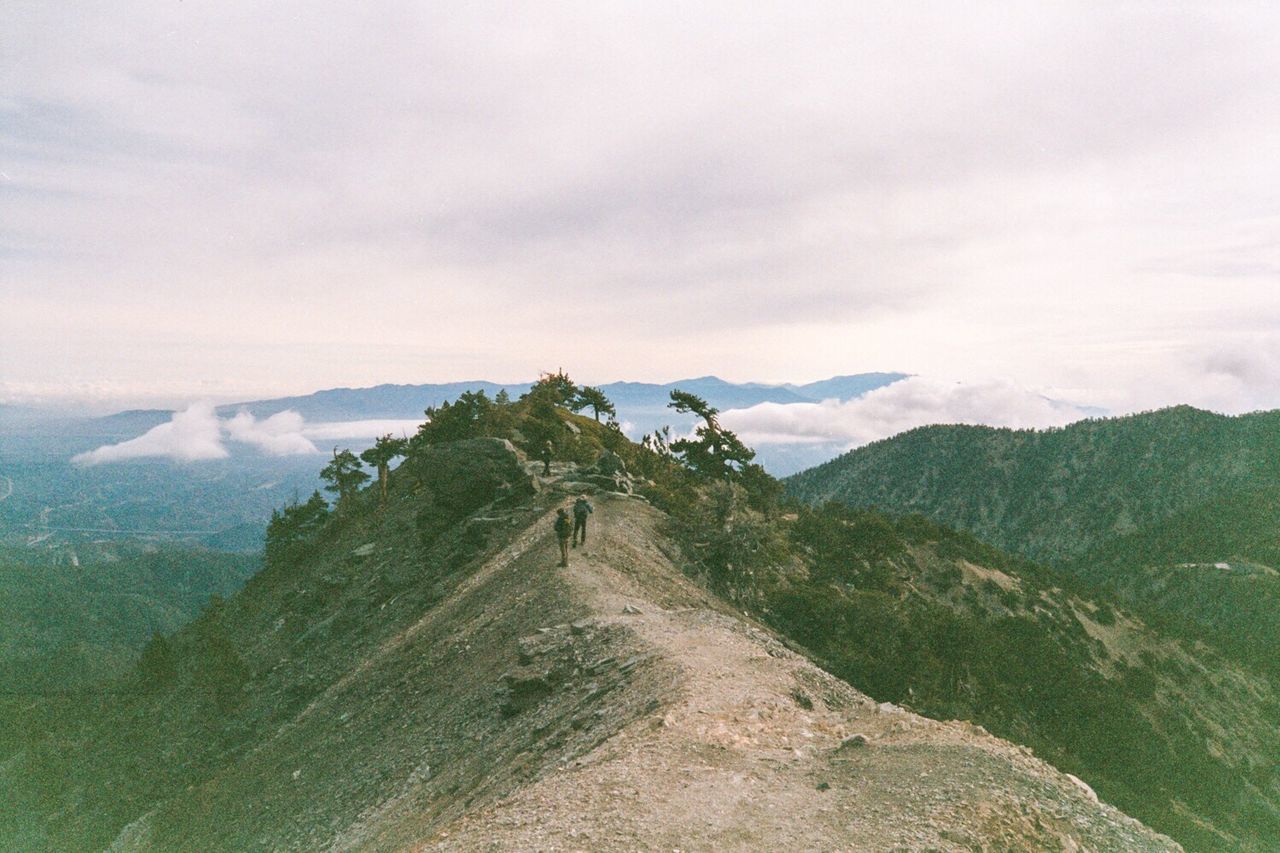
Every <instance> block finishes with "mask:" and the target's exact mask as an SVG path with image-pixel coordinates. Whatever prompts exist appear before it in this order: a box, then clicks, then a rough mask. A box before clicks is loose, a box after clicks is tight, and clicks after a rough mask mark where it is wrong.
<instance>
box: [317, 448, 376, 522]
mask: <svg viewBox="0 0 1280 853" xmlns="http://www.w3.org/2000/svg"><path fill="white" fill-rule="evenodd" d="M320 479H322V480H324V481H325V482H326V483H328V485H327V486H325V487H324V488H325V491H327V492H333V493H335V494H336V495H337V496H338V508H339V509H341V508H343V507H344V506H346V505H347V504H348V503H349V502H350V501H351V499H352V498H353V497H355V494H356V492H358V491H359V490H360V487H361V486H363V485H364V484H365V482H367V481H368V479H369V475H368V474H367V473H366V472H365V471H364V470H363V469H362V468H361V467H360V460H359V459H357V458H356V455H355V454H354V453H352V452H351V451H350V450H343V451H342V452H341V453H339V452H338V448H336V447H335V448H334V449H333V459H332V460H330V462H329V464H328V465H326V466H324V468H323V469H321V471H320Z"/></svg>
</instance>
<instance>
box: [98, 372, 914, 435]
mask: <svg viewBox="0 0 1280 853" xmlns="http://www.w3.org/2000/svg"><path fill="white" fill-rule="evenodd" d="M906 377H907V374H905V373H862V374H856V375H852V376H837V377H833V378H831V379H824V380H821V381H819V382H811V383H809V384H807V385H767V384H763V383H759V382H742V383H737V382H727V381H725V380H723V379H720V378H719V377H716V376H700V377H696V378H693V379H680V380H677V381H675V382H664V383H652V382H610V383H608V384H606V385H601V386H600V388H601V390H603V391H604V393H605V395H606V396H607V397H608V398H609V399H610V400H611V401H613V404H614V405H615V406H617V408H618V417H619V419H620V420H626V421H631V422H633V423H642V424H643V425H644V426H643V428H641V431H642V432H647V431H650V430H652V429H654V428H656V427H657V426H661V425H662V424H665V423H672V422H673V420H679V419H680V416H679V415H676V414H675V413H674V412H672V411H671V410H670V409H668V408H667V404H668V403H670V402H671V392H672V390H674V389H676V388H679V389H681V390H684V391H689V392H691V393H693V394H697V395H698V396H700V397H702V398H703V399H705V400H706V401H707V402H709V403H710V404H711V405H713V406H715V407H716V408H718V409H721V410H725V409H742V408H747V407H749V406H755V405H759V404H760V403H812V402H816V401H821V400H824V399H830V398H836V399H840V400H849V399H853V398H854V397H858V396H861V395H862V394H865V393H866V392H867V391H870V390H872V389H875V388H879V387H882V386H884V385H888V384H890V383H892V382H897V381H898V380H900V379H905V378H906ZM529 388H530V383H528V382H516V383H507V384H501V383H496V382H489V381H485V380H475V381H470V382H448V383H444V384H438V385H377V386H375V387H372V388H330V389H327V390H324V391H317V392H315V393H313V394H306V395H303V396H297V397H279V398H275V399H271V400H255V401H251V402H246V403H235V404H231V405H226V406H220V407H219V408H218V412H219V414H222V415H224V416H229V415H234V414H235V413H236V412H238V411H241V410H245V411H248V412H250V413H251V414H253V415H254V416H256V417H267V416H270V415H273V414H275V413H277V412H282V411H284V410H286V409H292V410H293V411H296V412H298V413H299V414H301V415H302V416H303V417H305V418H306V419H307V420H309V421H342V420H361V419H366V418H416V417H421V416H422V413H423V411H424V410H425V409H426V408H427V407H428V406H439V405H440V404H441V403H443V402H445V401H446V400H455V399H457V398H458V396H459V395H460V394H462V393H463V392H466V391H484V392H485V393H486V394H488V395H489V396H490V397H493V396H496V395H497V393H498V392H499V391H503V390H505V391H506V392H507V393H508V394H509V395H511V396H512V397H519V396H520V395H521V394H523V393H525V392H526V391H528V390H529ZM113 417H116V416H113ZM659 419H661V423H658V422H657V421H658V420H659Z"/></svg>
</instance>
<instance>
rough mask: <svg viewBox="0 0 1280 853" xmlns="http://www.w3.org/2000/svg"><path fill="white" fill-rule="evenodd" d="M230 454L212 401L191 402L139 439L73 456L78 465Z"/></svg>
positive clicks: (188, 460) (193, 459)
mask: <svg viewBox="0 0 1280 853" xmlns="http://www.w3.org/2000/svg"><path fill="white" fill-rule="evenodd" d="M228 455H229V454H228V453H227V449H226V448H225V447H223V446H222V428H221V425H220V423H219V421H218V416H217V415H215V414H214V412H213V404H212V403H208V402H200V403H192V404H191V405H190V406H188V407H187V408H186V409H185V410H184V411H181V412H176V413H174V416H173V420H171V421H169V423H167V424H160V425H159V426H156V427H152V428H151V429H149V430H147V431H146V432H145V433H143V434H142V435H140V436H138V437H137V438H132V439H129V440H128V441H122V442H120V443H119V444H108V445H105V446H103V447H99V448H98V449H96V450H91V451H89V452H87V453H80V454H77V455H76V456H73V457H72V459H71V461H72V463H73V464H76V465H99V464H102V463H104V462H122V461H124V460H126V459H141V458H143V457H147V456H160V457H167V458H170V459H177V460H179V461H181V462H195V461H197V460H201V459H223V458H225V457H226V456H228Z"/></svg>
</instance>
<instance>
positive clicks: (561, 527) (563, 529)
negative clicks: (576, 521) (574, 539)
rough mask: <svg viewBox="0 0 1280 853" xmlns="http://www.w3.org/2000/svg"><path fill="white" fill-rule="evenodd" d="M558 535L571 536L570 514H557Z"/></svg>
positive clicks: (565, 537) (562, 537)
mask: <svg viewBox="0 0 1280 853" xmlns="http://www.w3.org/2000/svg"><path fill="white" fill-rule="evenodd" d="M556 535H558V536H559V537H560V538H561V539H567V538H569V516H567V515H557V516H556Z"/></svg>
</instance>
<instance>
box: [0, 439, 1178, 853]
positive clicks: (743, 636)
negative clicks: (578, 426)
mask: <svg viewBox="0 0 1280 853" xmlns="http://www.w3.org/2000/svg"><path fill="white" fill-rule="evenodd" d="M586 426H587V423H586V420H585V419H584V420H583V428H585V427H586ZM540 468H541V466H540V465H539V464H537V463H533V464H530V463H528V462H527V461H526V460H524V459H523V458H522V457H521V456H519V454H517V453H516V452H515V451H514V450H512V449H511V448H510V445H508V444H506V443H505V442H502V441H500V440H496V439H472V440H470V441H467V442H462V443H460V444H456V445H448V444H446V445H440V446H439V447H438V448H435V449H432V450H430V451H428V452H426V453H425V454H424V455H422V456H420V457H415V458H413V459H410V460H408V461H406V463H405V464H404V465H402V466H400V467H399V468H397V469H396V471H395V472H393V473H394V475H395V476H394V477H393V478H392V482H391V489H390V498H389V503H388V504H387V506H386V507H385V508H384V509H381V510H376V511H375V510H374V507H373V506H372V505H370V507H369V508H368V510H367V511H365V512H355V511H354V510H350V509H349V510H348V511H347V512H346V513H345V514H339V515H338V516H336V517H335V518H336V520H335V522H334V524H333V525H332V526H331V527H328V528H326V529H324V530H322V531H320V533H319V536H320V538H319V539H318V540H317V541H315V542H314V543H313V544H311V545H308V546H306V550H304V551H300V552H298V559H296V560H294V561H291V562H283V563H272V564H269V565H268V567H267V569H265V570H264V571H263V572H262V573H260V574H259V575H257V576H255V577H254V578H253V579H252V580H251V581H250V582H249V584H248V585H247V586H246V587H245V589H244V590H243V591H242V592H241V593H239V594H238V595H237V596H235V597H233V598H231V599H228V600H227V601H225V602H221V603H219V604H218V605H217V606H216V607H214V608H211V609H210V610H209V611H207V612H206V613H205V614H204V615H203V616H202V617H201V618H200V619H199V620H197V622H196V623H194V624H193V625H192V626H190V627H189V628H188V629H186V630H184V631H183V632H180V633H179V634H178V635H176V636H175V637H174V638H172V640H171V641H169V642H168V643H167V646H168V647H169V648H170V650H171V651H170V652H168V653H167V656H166V655H162V654H160V653H159V652H155V653H153V654H152V655H151V658H150V659H151V660H153V661H156V662H157V663H153V664H151V666H152V667H153V668H152V670H150V671H151V672H152V673H153V675H152V676H151V677H152V678H156V679H160V678H168V679H170V681H169V682H168V686H164V683H162V682H158V683H157V685H156V686H154V687H152V688H150V690H149V691H147V692H143V693H140V694H136V695H134V696H132V697H128V698H126V699H125V700H124V704H123V705H122V706H121V707H117V708H114V709H107V716H106V717H105V718H104V721H103V722H102V723H100V724H99V725H100V726H102V727H104V728H103V729H101V730H99V729H95V727H94V726H90V727H89V728H87V729H79V728H73V729H72V730H71V732H70V734H69V735H67V736H66V737H70V740H69V741H68V740H62V739H61V738H62V737H64V736H58V737H59V745H60V747H61V748H60V749H59V750H57V751H56V752H47V751H44V752H40V753H39V754H40V755H43V756H45V758H43V759H41V760H46V761H51V762H54V764H53V765H52V767H46V766H44V765H40V764H38V763H36V764H34V765H33V764H32V762H33V761H35V758H34V757H33V756H31V755H28V756H27V757H25V758H20V759H19V760H17V761H16V762H15V761H6V762H4V763H3V764H2V765H0V780H3V782H4V783H5V784H6V785H8V786H10V790H13V791H20V790H22V786H21V785H20V784H19V780H24V779H25V780H31V779H40V780H45V782H44V784H54V783H52V779H58V780H63V782H62V783H61V784H66V780H79V784H80V785H81V786H84V785H87V784H88V783H89V781H90V780H95V781H96V782H97V784H98V785H101V784H102V783H103V782H106V781H108V780H114V783H113V784H109V785H104V786H102V787H97V786H90V787H88V788H83V787H81V788H79V789H77V792H76V793H74V794H71V793H70V792H68V794H66V795H59V794H57V793H55V794H54V795H53V798H52V800H50V801H47V802H48V805H47V806H46V807H45V808H46V809H52V810H51V811H42V810H41V809H40V808H39V807H37V805H38V803H42V802H46V801H44V800H37V801H36V803H34V804H33V803H30V802H28V803H22V802H21V801H20V802H19V807H22V806H25V808H24V809H23V811H22V812H20V814H22V815H23V816H24V817H23V818H22V819H23V820H25V821H26V822H25V823H22V824H21V825H20V827H19V829H18V832H19V835H18V836H16V837H17V838H19V839H25V841H26V842H27V845H26V846H43V845H44V844H48V846H52V847H60V848H63V849H66V848H67V847H72V848H76V849H78V848H79V847H83V846H97V847H102V846H107V845H111V846H112V848H113V849H116V850H144V849H168V848H171V847H173V846H176V845H178V844H179V843H180V844H181V845H185V846H195V847H198V848H200V849H209V850H215V849H245V848H246V847H252V848H257V847H268V848H275V849H315V848H316V847H326V848H331V849H385V848H388V847H391V848H408V847H419V848H424V847H425V848H427V849H442V850H455V849H456V850H469V849H475V848H476V847H478V846H486V845H491V844H493V843H497V844H498V845H499V846H500V847H508V848H529V847H549V846H567V847H590V848H591V849H635V848H636V847H657V846H664V847H668V848H669V847H671V846H681V847H692V848H701V847H715V848H718V849H744V850H745V849H760V848H761V847H762V846H763V847H773V848H777V847H786V846H796V845H799V846H818V847H832V846H834V847H841V848H845V849H883V847H884V845H885V844H886V843H893V844H898V845H900V846H905V847H910V848H923V847H936V848H938V849H966V848H969V847H973V846H979V847H983V846H986V847H1003V848H1011V847H1028V846H1032V847H1046V846H1048V847H1063V848H1071V847H1072V846H1075V847H1079V846H1086V847H1093V848H1103V849H1105V848H1123V849H1149V850H1172V849H1177V846H1176V845H1175V844H1174V843H1173V842H1171V841H1170V840H1169V839H1167V838H1165V837H1163V836H1159V835H1157V834H1155V833H1153V832H1152V831H1150V830H1148V829H1146V828H1145V827H1143V826H1142V825H1141V824H1139V823H1137V822H1136V821H1134V820H1132V819H1131V818H1128V817H1125V816H1124V815H1122V814H1120V813H1119V812H1117V811H1115V810H1114V809H1111V808H1110V807H1108V806H1104V805H1101V804H1099V803H1098V802H1097V800H1096V797H1094V796H1093V795H1092V793H1091V792H1090V791H1089V790H1088V789H1087V787H1086V786H1083V785H1081V784H1079V783H1077V782H1076V781H1073V780H1072V779H1071V778H1069V777H1068V776H1066V775H1065V774H1063V773H1061V772H1059V771H1057V770H1055V769H1053V768H1051V767H1049V766H1048V765H1046V764H1044V763H1043V762H1042V761H1040V760H1038V759H1036V758H1034V757H1033V756H1032V755H1030V753H1029V752H1028V751H1027V750H1026V749H1025V748H1020V747H1016V746H1014V745H1012V744H1009V743H1007V742H1005V741H1000V740H998V739H996V738H994V737H991V736H990V735H988V734H986V733H985V732H983V731H981V730H980V729H978V728H976V727H974V726H972V725H970V724H968V723H959V722H947V723H944V722H936V721H931V720H926V719H924V718H920V717H918V716H917V715H915V714H912V713H911V712H909V711H907V710H905V709H904V708H901V707H899V706H893V705H885V704H882V703H877V702H875V701H873V700H871V699H869V698H868V697H866V696H865V695H863V694H860V693H858V692H857V691H856V690H854V689H853V688H852V687H850V686H848V685H847V684H844V683H842V682H839V681H838V680H837V679H835V678H833V677H832V676H830V675H829V674H827V673H824V672H822V671H821V670H819V669H817V667H815V666H814V665H813V664H812V663H810V662H809V661H808V660H807V659H805V658H804V657H803V656H801V655H800V654H797V653H796V652H795V651H794V650H793V649H792V648H790V647H788V644H787V643H786V642H784V641H782V640H781V639H779V638H778V637H777V636H776V635H774V634H773V633H772V632H771V631H770V630H769V629H768V628H765V627H764V626H763V625H761V624H759V623H756V622H754V621H753V620H751V619H750V618H748V617H744V616H742V615H741V614H740V613H739V611H738V610H737V609H736V608H735V607H733V606H731V605H729V604H728V603H726V602H723V601H721V600H720V599H718V598H716V597H715V596H713V595H711V594H710V593H708V592H707V591H706V590H705V589H704V588H702V587H701V586H699V585H697V584H695V583H693V582H692V581H691V580H690V579H689V578H688V577H687V576H686V574H685V573H684V572H683V571H682V570H681V568H680V567H679V565H678V563H679V562H681V561H683V560H684V559H685V558H684V557H683V556H682V552H681V546H680V545H679V544H677V543H676V542H675V541H673V540H672V539H671V538H670V537H669V535H668V534H667V532H665V530H664V527H665V525H666V521H665V519H666V516H665V515H664V514H663V513H662V512H660V511H659V510H657V509H655V508H652V507H650V506H649V505H648V504H647V503H646V502H645V501H644V500H642V499H640V498H637V497H635V496H632V495H629V494H626V493H617V494H614V493H609V492H600V491H599V487H598V486H597V487H594V488H593V487H591V486H590V485H584V482H583V481H584V476H585V475H586V473H587V472H586V471H584V470H583V467H582V466H580V465H579V464H577V463H573V462H567V463H566V462H557V463H556V464H555V466H554V468H553V471H552V476H551V477H549V478H542V477H541V476H540V475H539V473H538V472H539V470H540ZM582 491H592V492H595V493H596V494H595V497H594V501H595V502H596V506H597V512H596V515H595V516H594V517H593V521H592V523H591V526H590V529H589V539H588V544H587V545H586V546H585V547H584V548H581V549H578V550H575V551H574V552H573V557H572V559H571V562H570V566H569V568H568V569H567V570H565V569H558V568H556V567H555V544H554V539H553V534H552V532H551V529H550V528H551V525H550V518H551V515H552V514H553V512H554V509H555V508H556V507H557V506H559V505H562V504H563V502H564V501H565V500H566V498H567V497H568V496H570V495H573V494H578V493H580V492H582ZM364 500H365V502H366V503H371V502H372V501H374V500H375V496H374V495H373V494H372V493H366V494H365V496H364ZM165 660H171V661H173V663H172V664H170V667H171V668H170V669H168V670H164V669H163V668H162V667H161V668H159V669H157V668H156V667H160V666H161V662H163V661H165ZM165 672H168V673H169V674H168V675H165ZM106 732H110V736H108V737H106V738H105V740H104V734H105V733H106ZM138 767H146V768H148V772H147V773H145V774H142V775H139V774H138V773H137V771H136V768H138ZM50 772H52V773H54V775H53V776H52V777H50V776H48V775H46V774H48V773H50ZM57 790H58V788H57V787H55V788H54V791H55V792H56V791H57ZM36 816H39V818H38V819H37V817H36ZM8 817H9V818H10V819H11V820H12V819H13V815H9V816H8ZM11 832H12V828H11ZM21 833H26V834H25V835H24V834H21ZM42 839H43V841H42Z"/></svg>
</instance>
